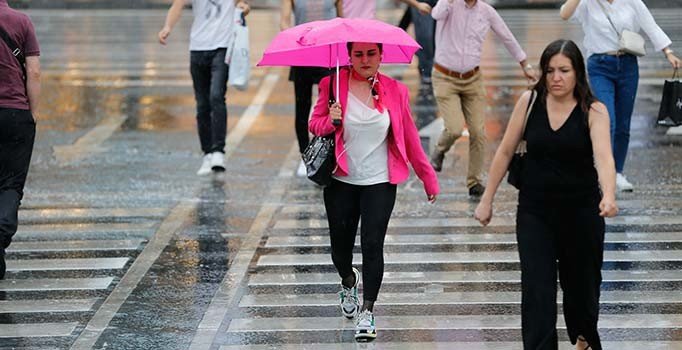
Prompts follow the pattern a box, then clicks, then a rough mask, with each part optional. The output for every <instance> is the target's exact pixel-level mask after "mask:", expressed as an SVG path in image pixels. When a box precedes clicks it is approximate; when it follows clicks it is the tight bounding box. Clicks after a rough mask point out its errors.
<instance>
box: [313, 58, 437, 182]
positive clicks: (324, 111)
mask: <svg viewBox="0 0 682 350" xmlns="http://www.w3.org/2000/svg"><path fill="white" fill-rule="evenodd" d="M349 74H350V71H349V70H348V69H342V70H341V72H340V74H339V77H340V79H341V80H340V81H339V89H340V90H341V92H340V93H339V92H338V91H335V92H334V95H335V96H336V98H337V101H339V103H341V110H342V114H341V115H342V117H341V118H342V119H343V116H344V115H345V113H346V106H347V103H348V75H349ZM378 77H379V83H380V84H382V89H380V91H381V93H383V97H382V102H383V104H384V106H385V108H386V109H387V110H388V113H389V115H390V118H391V130H390V131H389V134H388V178H389V182H390V183H392V184H399V183H401V182H404V181H406V180H407V178H408V177H409V176H410V170H409V168H408V167H407V163H408V162H409V163H411V164H412V168H413V169H414V171H415V173H417V176H418V177H419V179H421V180H422V182H423V183H424V190H425V191H426V194H427V195H432V194H438V192H440V188H439V186H438V177H437V176H436V173H435V171H434V170H433V168H432V167H431V164H430V163H429V160H428V158H427V157H426V154H425V153H424V150H423V149H422V146H421V142H420V140H419V133H418V131H417V127H416V126H415V125H414V121H413V120H412V114H411V112H410V100H409V98H410V95H409V92H408V90H407V87H406V86H405V85H404V84H402V83H400V82H398V81H396V80H395V79H392V78H390V77H388V76H385V75H383V74H381V73H379V74H378ZM330 80H331V76H328V77H325V78H323V79H322V80H321V81H320V84H319V97H318V99H317V103H315V107H314V108H313V115H312V117H311V118H310V122H309V124H308V128H309V130H310V132H312V133H313V134H314V135H318V136H324V135H329V134H331V133H334V134H335V135H334V136H335V140H336V149H335V153H336V162H337V164H338V168H337V170H336V172H335V173H334V175H336V176H348V162H347V161H346V152H344V143H343V122H342V123H341V125H340V126H334V125H333V124H332V122H331V118H330V117H329V106H328V105H327V103H328V101H329V84H330ZM331 83H333V82H331Z"/></svg>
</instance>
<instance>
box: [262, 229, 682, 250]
mask: <svg viewBox="0 0 682 350" xmlns="http://www.w3.org/2000/svg"><path fill="white" fill-rule="evenodd" d="M355 242H356V244H359V243H360V237H359V235H358V237H356V240H355ZM657 242H668V243H673V242H682V232H652V233H630V232H628V233H623V232H610V233H607V234H606V243H657ZM329 244H330V243H329V236H273V237H270V238H268V241H267V242H266V244H265V246H266V247H267V248H284V247H328V246H329ZM435 244H438V245H441V244H516V234H440V235H439V234H414V235H411V234H400V235H391V234H389V235H386V239H385V241H384V245H386V246H393V245H396V246H414V245H435Z"/></svg>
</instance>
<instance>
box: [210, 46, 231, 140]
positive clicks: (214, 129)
mask: <svg viewBox="0 0 682 350" xmlns="http://www.w3.org/2000/svg"><path fill="white" fill-rule="evenodd" d="M225 51H226V50H225V49H217V50H215V53H214V55H213V58H212V59H211V90H210V95H209V96H210V97H209V99H210V103H211V152H221V153H225V136H226V135H227V106H226V105H225V93H226V92H227V78H228V67H227V64H225Z"/></svg>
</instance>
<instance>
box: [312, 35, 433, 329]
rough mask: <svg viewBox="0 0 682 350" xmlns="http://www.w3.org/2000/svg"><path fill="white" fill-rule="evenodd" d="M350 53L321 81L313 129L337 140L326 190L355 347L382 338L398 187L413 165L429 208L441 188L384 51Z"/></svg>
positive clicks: (365, 48)
mask: <svg viewBox="0 0 682 350" xmlns="http://www.w3.org/2000/svg"><path fill="white" fill-rule="evenodd" d="M347 51H348V53H349V56H350V58H349V61H350V67H348V68H343V69H341V70H340V72H339V73H338V76H333V77H325V78H323V79H322V80H321V81H320V84H319V98H318V100H317V103H316V104H315V107H314V109H313V114H312V117H311V119H310V122H309V129H310V131H311V132H312V133H313V134H315V135H320V136H322V135H329V134H332V133H333V134H334V135H335V140H336V149H335V154H336V161H337V169H336V170H335V172H334V174H333V180H332V183H331V184H330V185H329V186H327V187H325V189H324V203H325V208H326V211H327V219H328V222H329V234H330V238H331V250H332V261H333V263H334V266H335V267H336V269H337V271H338V273H339V275H340V277H341V285H342V288H341V292H340V293H339V296H340V306H341V312H342V314H343V315H344V316H345V317H348V318H353V317H356V316H357V317H356V330H355V339H356V340H358V341H366V340H372V339H374V338H376V324H375V320H374V314H373V312H374V303H375V302H376V300H377V295H378V293H379V288H380V287H381V282H382V278H383V272H384V260H383V245H384V238H385V236H386V229H387V227H388V222H389V219H390V217H391V212H392V211H393V206H394V203H395V199H396V189H397V184H399V183H402V182H404V181H405V180H407V178H408V177H409V174H410V172H409V168H408V163H411V164H412V167H413V168H414V170H415V172H416V174H417V176H418V177H419V178H420V179H421V180H422V182H423V183H424V189H425V191H426V196H427V200H428V201H429V202H431V203H433V202H435V200H436V195H437V194H438V192H439V186H438V179H437V177H436V174H435V172H434V170H433V168H432V167H431V166H430V164H429V161H428V158H427V157H426V154H425V153H424V151H423V149H422V146H421V142H420V140H419V135H418V132H417V128H416V126H415V124H414V122H413V120H412V116H411V113H410V103H409V92H408V89H407V87H406V86H405V85H403V84H402V83H400V82H398V81H396V80H394V79H392V78H389V77H388V76H385V75H383V74H381V73H379V71H378V70H379V65H380V63H381V62H382V55H383V53H384V52H383V45H382V44H377V43H363V42H355V43H348V44H347ZM332 79H338V84H339V85H338V87H337V88H335V89H334V96H336V97H337V102H336V103H334V104H333V105H331V106H329V105H328V101H329V96H328V95H329V89H330V86H329V85H330V84H332ZM360 218H362V227H361V228H360V236H361V247H362V279H363V286H364V292H363V303H362V306H360V304H359V300H358V282H359V280H360V273H359V272H358V270H357V269H355V268H354V267H353V266H352V262H353V261H352V260H353V247H354V245H355V236H356V233H357V228H358V222H359V220H360Z"/></svg>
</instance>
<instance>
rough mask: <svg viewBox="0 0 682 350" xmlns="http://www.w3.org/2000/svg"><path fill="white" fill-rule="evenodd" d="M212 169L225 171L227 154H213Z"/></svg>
mask: <svg viewBox="0 0 682 350" xmlns="http://www.w3.org/2000/svg"><path fill="white" fill-rule="evenodd" d="M211 169H212V170H213V171H225V153H223V152H213V153H211Z"/></svg>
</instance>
